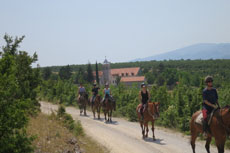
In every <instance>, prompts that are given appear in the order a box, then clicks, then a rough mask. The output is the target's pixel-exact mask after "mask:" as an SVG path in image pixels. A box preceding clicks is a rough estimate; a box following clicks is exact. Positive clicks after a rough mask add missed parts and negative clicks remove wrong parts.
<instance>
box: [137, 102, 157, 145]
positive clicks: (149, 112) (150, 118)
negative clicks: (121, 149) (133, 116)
mask: <svg viewBox="0 0 230 153" xmlns="http://www.w3.org/2000/svg"><path fill="white" fill-rule="evenodd" d="M141 107H142V104H139V105H138V106H137V109H136V112H137V116H138V119H139V122H140V126H141V130H142V136H143V139H144V138H147V137H148V132H149V128H148V122H152V132H153V140H154V141H155V140H156V139H155V135H154V121H155V120H156V119H157V118H158V117H159V102H155V103H150V102H149V103H148V108H147V109H145V110H144V113H143V114H144V120H142V116H141V113H140V109H141Z"/></svg>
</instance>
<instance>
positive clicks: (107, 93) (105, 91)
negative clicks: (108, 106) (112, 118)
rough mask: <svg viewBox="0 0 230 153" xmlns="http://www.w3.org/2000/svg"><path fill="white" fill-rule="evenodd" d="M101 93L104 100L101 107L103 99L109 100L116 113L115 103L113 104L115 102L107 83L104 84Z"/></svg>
mask: <svg viewBox="0 0 230 153" xmlns="http://www.w3.org/2000/svg"><path fill="white" fill-rule="evenodd" d="M103 93H104V98H103V100H102V102H103V105H104V104H105V99H106V98H109V100H110V101H112V102H113V103H114V111H116V102H115V100H114V99H113V97H112V95H111V90H110V88H109V84H108V83H106V84H105V89H104V90H103Z"/></svg>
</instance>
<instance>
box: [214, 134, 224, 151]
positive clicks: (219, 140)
mask: <svg viewBox="0 0 230 153" xmlns="http://www.w3.org/2000/svg"><path fill="white" fill-rule="evenodd" d="M215 141H216V146H217V149H218V153H224V144H225V141H226V137H225V136H224V137H215Z"/></svg>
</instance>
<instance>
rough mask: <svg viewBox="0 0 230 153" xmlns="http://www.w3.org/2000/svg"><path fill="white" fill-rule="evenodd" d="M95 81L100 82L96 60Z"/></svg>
mask: <svg viewBox="0 0 230 153" xmlns="http://www.w3.org/2000/svg"><path fill="white" fill-rule="evenodd" d="M96 81H97V84H100V82H99V75H98V65H97V62H96Z"/></svg>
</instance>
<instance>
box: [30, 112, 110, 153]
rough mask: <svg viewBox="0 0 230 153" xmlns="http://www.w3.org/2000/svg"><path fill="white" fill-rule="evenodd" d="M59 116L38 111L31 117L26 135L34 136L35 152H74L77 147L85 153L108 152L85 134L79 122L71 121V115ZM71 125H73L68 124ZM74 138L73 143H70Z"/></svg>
mask: <svg viewBox="0 0 230 153" xmlns="http://www.w3.org/2000/svg"><path fill="white" fill-rule="evenodd" d="M70 117H71V116H68V114H67V117H66V118H65V117H62V118H61V119H58V118H59V117H58V116H56V115H55V114H52V115H45V114H42V113H39V114H38V115H37V116H36V117H32V118H31V119H30V122H29V126H28V129H27V132H28V135H30V136H35V140H34V141H33V146H34V148H35V153H40V152H41V153H43V152H46V153H59V152H60V153H62V152H68V151H69V152H70V153H72V152H74V150H75V149H76V148H77V149H79V148H80V150H81V151H82V152H86V153H108V152H109V151H108V150H107V149H106V148H105V147H103V146H101V145H100V144H98V143H97V142H95V141H94V140H92V139H91V138H89V137H88V136H86V135H85V134H84V132H83V129H82V127H81V123H80V122H79V121H78V122H74V123H73V122H72V120H71V119H72V117H71V118H70ZM70 125H73V126H70ZM72 140H74V142H75V143H72V142H73V141H72Z"/></svg>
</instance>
